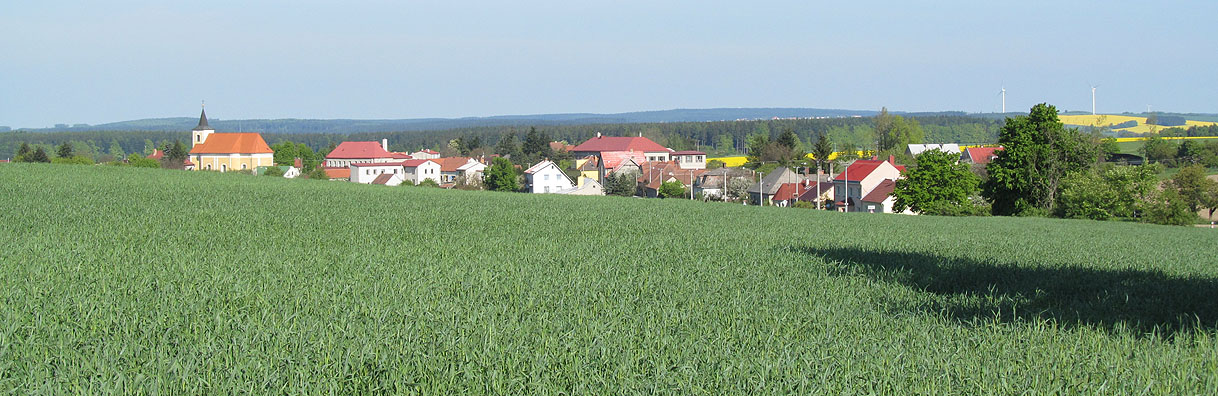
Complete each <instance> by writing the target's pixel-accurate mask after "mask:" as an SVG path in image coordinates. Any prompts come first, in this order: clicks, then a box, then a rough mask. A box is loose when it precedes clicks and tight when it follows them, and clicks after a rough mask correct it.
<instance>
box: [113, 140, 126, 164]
mask: <svg viewBox="0 0 1218 396" xmlns="http://www.w3.org/2000/svg"><path fill="white" fill-rule="evenodd" d="M109 152H110V155H112V156H114V158H115V159H116V160H118V159H121V158H123V157H126V156H127V153H124V152H123V146H122V145H120V144H118V139H112V140H110V151H109Z"/></svg>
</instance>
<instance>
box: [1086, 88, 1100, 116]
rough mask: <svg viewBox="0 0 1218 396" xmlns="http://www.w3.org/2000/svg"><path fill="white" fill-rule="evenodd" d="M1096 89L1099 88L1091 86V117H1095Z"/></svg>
mask: <svg viewBox="0 0 1218 396" xmlns="http://www.w3.org/2000/svg"><path fill="white" fill-rule="evenodd" d="M1088 85H1090V84H1088ZM1096 88H1099V86H1098V85H1091V115H1095V89H1096Z"/></svg>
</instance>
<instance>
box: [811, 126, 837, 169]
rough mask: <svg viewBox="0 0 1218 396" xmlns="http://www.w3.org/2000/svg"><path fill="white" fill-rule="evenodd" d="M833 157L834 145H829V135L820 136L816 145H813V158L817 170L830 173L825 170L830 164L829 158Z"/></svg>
mask: <svg viewBox="0 0 1218 396" xmlns="http://www.w3.org/2000/svg"><path fill="white" fill-rule="evenodd" d="M831 156H833V145H832V144H830V143H829V136H828V135H827V134H824V133H822V134H820V136H818V137H817V138H816V143H813V144H812V158H813V159H815V160H816V169H820V170H822V171H825V172H826V173H828V172H829V170H828V169H826V168H825V164H828V163H829V157H831Z"/></svg>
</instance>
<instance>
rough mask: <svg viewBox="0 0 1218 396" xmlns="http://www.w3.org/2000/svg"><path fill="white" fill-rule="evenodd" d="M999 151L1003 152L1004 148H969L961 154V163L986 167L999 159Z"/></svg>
mask: <svg viewBox="0 0 1218 396" xmlns="http://www.w3.org/2000/svg"><path fill="white" fill-rule="evenodd" d="M998 150H1002V147H969V148H966V149H964V152H962V153H960V162H963V163H966V164H974V165H985V164H988V163H990V161H993V160H994V158H998Z"/></svg>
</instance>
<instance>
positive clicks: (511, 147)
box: [495, 132, 521, 161]
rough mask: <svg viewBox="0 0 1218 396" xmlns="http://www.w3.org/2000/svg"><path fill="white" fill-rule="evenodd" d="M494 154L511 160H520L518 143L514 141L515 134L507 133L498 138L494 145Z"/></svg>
mask: <svg viewBox="0 0 1218 396" xmlns="http://www.w3.org/2000/svg"><path fill="white" fill-rule="evenodd" d="M495 153H497V154H499V155H502V156H505V157H509V158H512V160H515V161H519V160H520V154H521V151H520V143H519V142H517V141H516V134H515V133H511V132H508V133H506V134H504V135H503V137H501V138H499V143H496V144H495Z"/></svg>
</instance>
